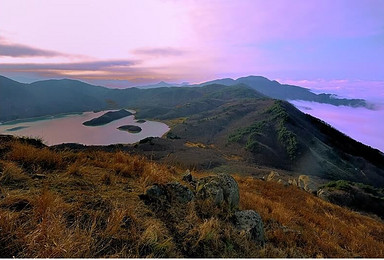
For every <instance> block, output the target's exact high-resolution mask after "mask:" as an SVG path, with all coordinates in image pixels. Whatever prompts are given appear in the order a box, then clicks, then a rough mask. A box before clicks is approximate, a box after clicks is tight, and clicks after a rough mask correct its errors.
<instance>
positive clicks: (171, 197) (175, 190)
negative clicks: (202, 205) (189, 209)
mask: <svg viewBox="0 0 384 260" xmlns="http://www.w3.org/2000/svg"><path fill="white" fill-rule="evenodd" d="M165 188H166V193H167V198H168V201H170V202H175V201H176V202H179V203H187V202H190V201H192V200H193V199H194V198H195V195H194V194H193V192H192V191H191V190H190V189H188V188H187V187H186V186H184V185H181V184H180V183H178V182H171V183H168V184H166V185H165Z"/></svg>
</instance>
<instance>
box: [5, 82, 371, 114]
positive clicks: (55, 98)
mask: <svg viewBox="0 0 384 260" xmlns="http://www.w3.org/2000/svg"><path fill="white" fill-rule="evenodd" d="M184 84H186V83H182V84H181V85H182V86H178V87H171V85H172V84H170V83H166V82H160V83H158V84H154V85H148V86H141V87H139V88H137V87H134V88H126V89H110V88H106V87H101V86H95V85H91V84H87V83H84V82H81V81H77V80H70V79H62V80H43V81H37V82H34V83H30V84H24V83H20V82H17V81H14V80H11V79H9V78H6V77H3V76H0V93H1V95H0V121H8V120H14V119H20V118H26V117H34V116H42V115H52V114H59V113H68V112H83V111H90V110H101V109H112V108H116V109H117V108H123V107H127V106H129V107H132V108H148V107H151V106H153V105H154V104H158V103H160V104H169V105H177V104H178V103H180V102H182V101H183V100H184V99H185V100H188V99H191V98H194V97H196V95H200V94H201V93H200V92H204V91H201V90H198V88H199V87H202V86H207V85H212V84H215V85H221V86H234V85H245V86H248V87H250V88H252V89H254V90H256V91H258V92H259V93H260V94H263V95H265V96H267V97H271V98H275V99H281V100H307V101H314V102H320V103H328V104H332V105H344V106H352V107H358V106H362V107H368V106H369V105H368V104H367V103H366V101H365V100H363V99H339V98H334V97H333V96H332V95H331V94H319V95H317V94H314V93H312V92H311V91H310V90H309V89H306V88H302V87H298V86H291V85H284V84H280V83H278V82H276V81H270V80H268V79H267V78H264V77H260V76H249V77H243V78H239V79H237V80H233V79H219V80H214V81H209V82H205V83H202V84H199V85H184ZM186 86H188V88H187V87H186ZM199 93H200V94H199Z"/></svg>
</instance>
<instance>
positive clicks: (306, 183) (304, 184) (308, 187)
mask: <svg viewBox="0 0 384 260" xmlns="http://www.w3.org/2000/svg"><path fill="white" fill-rule="evenodd" d="M297 186H298V187H300V188H302V189H303V190H305V191H307V192H312V193H313V192H316V191H317V186H318V185H317V184H316V182H315V181H314V180H312V179H311V178H310V177H309V176H308V175H300V176H299V177H298V179H297Z"/></svg>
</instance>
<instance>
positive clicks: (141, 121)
mask: <svg viewBox="0 0 384 260" xmlns="http://www.w3.org/2000/svg"><path fill="white" fill-rule="evenodd" d="M145 122H147V121H145V120H144V119H139V120H137V121H136V123H145Z"/></svg>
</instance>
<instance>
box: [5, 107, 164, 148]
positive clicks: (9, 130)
mask: <svg viewBox="0 0 384 260" xmlns="http://www.w3.org/2000/svg"><path fill="white" fill-rule="evenodd" d="M106 112H108V111H102V112H97V113H94V112H85V113H82V114H70V115H60V116H54V117H43V118H35V119H28V120H23V121H21V120H18V121H13V122H8V123H4V124H2V125H0V134H11V135H17V136H28V137H39V138H42V139H43V140H44V143H45V144H47V145H55V144H61V143H80V144H85V145H109V144H120V143H124V144H130V143H135V142H138V141H140V140H141V139H144V138H146V137H150V136H153V137H161V136H162V135H163V134H165V133H166V132H167V131H168V130H169V127H168V126H167V125H166V124H164V123H160V122H154V121H146V122H145V123H137V122H136V120H135V117H134V116H133V115H132V116H129V117H124V118H122V119H119V120H116V121H113V122H111V123H109V124H106V125H102V126H84V125H83V124H82V123H83V122H85V121H88V120H90V119H92V118H95V117H99V116H101V115H103V114H104V113H106ZM122 125H137V126H140V127H141V129H142V131H141V132H140V133H135V134H134V133H129V132H126V131H120V130H117V128H118V127H119V126H122Z"/></svg>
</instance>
